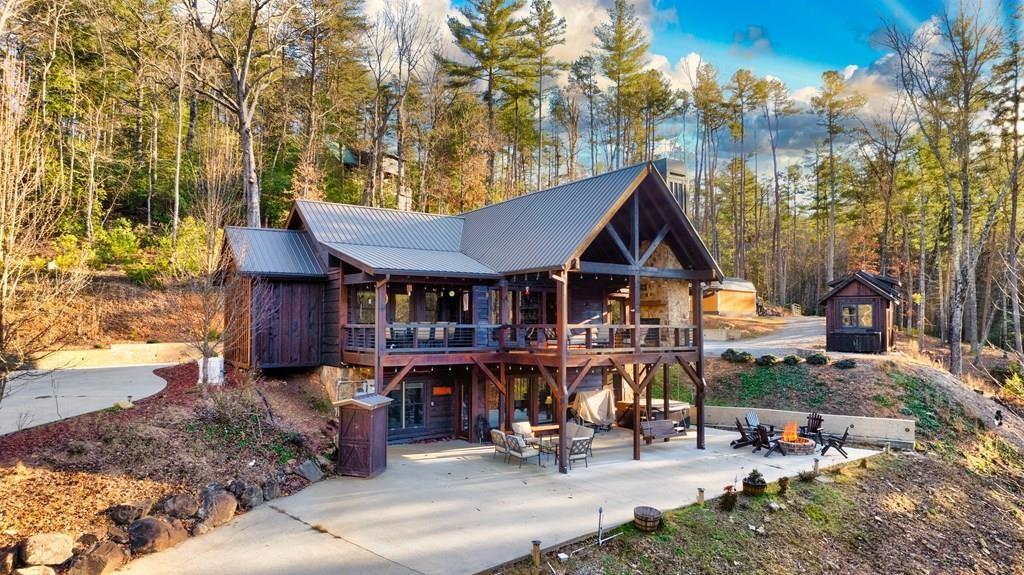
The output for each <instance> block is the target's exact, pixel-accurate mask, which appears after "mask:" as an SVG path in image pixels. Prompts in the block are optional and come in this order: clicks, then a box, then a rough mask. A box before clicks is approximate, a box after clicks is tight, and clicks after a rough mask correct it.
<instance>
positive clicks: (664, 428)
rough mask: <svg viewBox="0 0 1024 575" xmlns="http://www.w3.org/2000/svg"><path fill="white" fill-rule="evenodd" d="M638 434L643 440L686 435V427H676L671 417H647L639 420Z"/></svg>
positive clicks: (665, 438) (666, 439) (667, 438)
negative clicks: (645, 419) (644, 419)
mask: <svg viewBox="0 0 1024 575" xmlns="http://www.w3.org/2000/svg"><path fill="white" fill-rule="evenodd" d="M640 434H641V435H643V438H644V440H654V439H664V440H665V441H668V440H669V439H672V438H673V437H679V436H680V435H684V436H685V435H686V428H684V427H677V426H676V422H674V421H672V420H671V419H648V420H647V421H641V422H640Z"/></svg>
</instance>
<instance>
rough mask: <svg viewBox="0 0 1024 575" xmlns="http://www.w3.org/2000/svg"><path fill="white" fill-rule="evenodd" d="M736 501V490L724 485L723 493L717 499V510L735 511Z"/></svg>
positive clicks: (737, 496) (737, 497)
mask: <svg viewBox="0 0 1024 575" xmlns="http://www.w3.org/2000/svg"><path fill="white" fill-rule="evenodd" d="M737 499H739V494H737V493H736V489H735V488H734V487H733V486H732V485H726V486H725V493H723V494H722V496H721V497H719V498H718V508H719V509H721V510H722V511H732V510H733V509H736V500H737Z"/></svg>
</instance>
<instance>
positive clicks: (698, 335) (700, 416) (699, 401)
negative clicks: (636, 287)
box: [690, 280, 704, 449]
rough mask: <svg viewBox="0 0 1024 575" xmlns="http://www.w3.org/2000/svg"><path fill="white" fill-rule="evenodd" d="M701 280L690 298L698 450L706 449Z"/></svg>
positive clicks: (691, 285)
mask: <svg viewBox="0 0 1024 575" xmlns="http://www.w3.org/2000/svg"><path fill="white" fill-rule="evenodd" d="M702 292H703V289H702V288H701V282H700V280H694V281H692V282H690V297H691V298H692V299H693V321H692V322H690V323H692V324H693V325H694V326H696V329H695V330H694V334H693V337H694V339H695V340H696V341H694V343H695V344H696V346H697V381H695V382H694V383H695V384H696V386H697V393H696V397H695V399H694V403H695V404H696V406H697V449H704V300H703V293H702Z"/></svg>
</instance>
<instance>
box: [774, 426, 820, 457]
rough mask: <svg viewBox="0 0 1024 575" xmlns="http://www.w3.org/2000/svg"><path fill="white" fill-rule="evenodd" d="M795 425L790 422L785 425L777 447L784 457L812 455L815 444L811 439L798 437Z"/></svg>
mask: <svg viewBox="0 0 1024 575" xmlns="http://www.w3.org/2000/svg"><path fill="white" fill-rule="evenodd" d="M797 428H798V426H797V423H796V422H795V421H792V422H790V423H787V424H786V427H785V428H783V430H782V439H780V440H779V447H781V448H782V451H783V452H784V453H785V454H786V455H811V454H813V453H814V448H815V446H816V444H815V443H814V440H813V439H808V438H806V437H800V435H799V434H797Z"/></svg>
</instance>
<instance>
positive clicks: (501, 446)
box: [491, 429, 508, 463]
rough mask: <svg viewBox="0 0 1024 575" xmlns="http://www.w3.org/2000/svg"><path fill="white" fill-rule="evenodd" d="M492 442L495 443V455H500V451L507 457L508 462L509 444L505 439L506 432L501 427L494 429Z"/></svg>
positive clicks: (506, 461)
mask: <svg viewBox="0 0 1024 575" xmlns="http://www.w3.org/2000/svg"><path fill="white" fill-rule="evenodd" d="M491 443H493V444H494V457H498V454H499V453H500V454H501V455H502V456H503V457H504V458H505V463H508V444H507V442H506V441H505V433H504V432H502V431H501V430H500V429H492V430H491Z"/></svg>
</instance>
